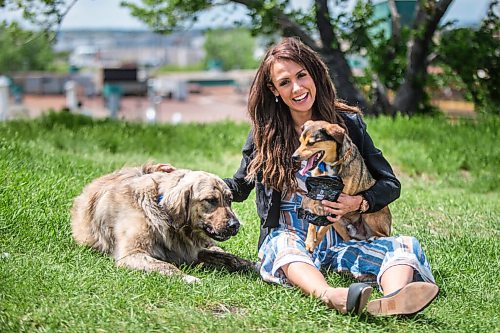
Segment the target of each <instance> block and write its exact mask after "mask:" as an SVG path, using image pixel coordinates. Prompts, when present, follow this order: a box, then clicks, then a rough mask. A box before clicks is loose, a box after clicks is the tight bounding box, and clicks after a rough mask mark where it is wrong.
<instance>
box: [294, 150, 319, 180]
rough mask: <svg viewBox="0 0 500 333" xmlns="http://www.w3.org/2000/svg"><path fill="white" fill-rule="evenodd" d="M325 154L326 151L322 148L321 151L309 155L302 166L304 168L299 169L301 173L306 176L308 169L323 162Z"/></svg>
mask: <svg viewBox="0 0 500 333" xmlns="http://www.w3.org/2000/svg"><path fill="white" fill-rule="evenodd" d="M324 155H325V151H324V150H321V151H319V152H317V153H315V154H314V155H312V156H311V157H309V158H308V159H307V161H306V163H305V165H304V167H302V169H300V170H299V173H300V175H301V176H304V175H305V174H306V173H307V171H309V170H312V169H314V168H316V167H317V166H318V164H319V162H321V160H322V159H323V156H324Z"/></svg>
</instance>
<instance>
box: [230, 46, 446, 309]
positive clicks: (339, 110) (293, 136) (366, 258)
mask: <svg viewBox="0 0 500 333" xmlns="http://www.w3.org/2000/svg"><path fill="white" fill-rule="evenodd" d="M248 111H249V114H250V118H251V121H252V131H251V132H250V134H249V136H248V139H247V141H246V143H245V145H244V147H243V159H242V161H241V166H240V168H239V169H238V170H237V172H236V173H235V175H234V177H233V178H229V179H226V183H227V184H228V185H229V186H230V188H231V190H232V192H233V197H234V201H243V200H245V199H246V198H247V197H248V195H249V194H250V192H251V190H252V189H253V188H255V189H256V198H257V199H256V201H257V210H258V214H259V217H260V219H261V237H260V239H259V244H258V246H259V258H260V259H261V268H260V274H261V276H262V278H263V279H264V280H265V281H268V282H273V283H278V284H283V285H289V284H291V285H293V286H297V287H299V288H300V289H301V290H302V291H303V292H304V293H305V294H307V295H313V296H315V297H317V298H319V299H321V300H322V301H323V302H324V303H326V305H328V306H329V307H331V308H334V309H336V310H338V311H339V312H341V313H347V312H349V313H356V314H359V313H361V312H362V311H363V310H364V308H365V306H366V305H367V302H368V298H369V296H370V293H371V290H372V289H371V287H370V286H369V285H367V284H365V283H354V284H352V285H351V286H350V287H349V288H335V287H331V286H329V285H328V283H327V282H326V280H325V277H324V276H323V274H322V273H321V271H320V269H326V270H329V269H331V270H335V271H337V272H348V273H350V274H351V275H352V276H353V277H354V278H356V279H358V280H360V281H365V282H366V281H372V282H374V281H376V282H377V284H378V286H379V287H380V289H381V290H382V291H383V293H384V295H385V296H384V297H382V298H379V299H375V300H372V301H371V302H369V303H368V306H367V310H368V312H369V313H371V314H373V315H399V314H413V313H417V312H419V311H421V310H423V309H424V308H425V307H426V306H427V305H428V304H430V302H432V300H433V299H434V298H435V297H436V296H437V294H438V291H439V288H438V287H437V286H436V284H435V281H434V277H433V276H432V273H431V270H430V266H429V263H428V262H427V259H426V257H425V255H424V253H423V251H422V248H421V247H420V244H419V242H418V241H417V239H415V238H414V237H407V236H399V237H385V238H379V239H376V240H373V241H348V242H345V241H343V240H342V238H341V237H340V236H339V235H338V234H337V233H336V232H335V230H334V228H330V231H329V234H327V236H326V237H325V238H324V239H323V241H322V242H321V243H320V244H319V245H318V247H317V248H316V250H315V251H314V253H313V254H310V253H309V252H308V251H307V250H306V247H305V243H304V241H305V238H306V233H307V228H308V225H307V222H304V221H303V220H301V219H300V218H298V216H297V213H296V208H297V207H299V206H300V202H301V194H300V193H298V191H297V180H296V170H294V167H293V163H292V153H293V152H294V151H295V149H296V148H297V147H298V144H299V140H298V139H299V135H300V132H301V126H302V125H303V124H304V123H305V122H306V121H308V120H326V121H328V122H331V123H336V124H338V125H340V126H342V127H343V128H344V129H346V130H347V133H349V135H350V137H351V139H352V140H353V142H354V143H355V144H356V146H357V147H358V149H359V151H360V153H361V155H362V156H363V158H364V160H365V163H366V165H367V166H368V168H369V171H370V173H371V174H372V176H373V177H374V178H375V179H376V183H375V185H373V187H372V188H370V189H369V190H368V191H365V192H364V193H363V194H362V195H356V196H349V195H346V194H341V196H340V197H339V199H338V201H337V202H330V201H323V202H322V204H323V205H324V207H325V209H326V210H327V211H329V212H330V213H331V214H332V215H336V217H331V216H329V217H328V219H329V221H330V222H338V221H339V219H340V218H341V217H342V216H343V215H344V214H347V213H349V212H353V211H358V210H360V209H361V210H362V211H363V212H374V211H377V210H379V209H380V208H382V207H384V206H387V205H388V204H389V203H391V202H392V201H394V200H395V199H397V198H398V197H399V194H400V183H399V181H398V180H397V179H396V177H395V175H394V173H393V171H392V168H391V166H390V165H389V163H388V162H387V160H386V159H385V158H384V157H383V155H382V153H381V151H380V150H378V149H377V148H376V147H375V146H374V145H373V142H372V140H371V138H370V136H369V135H368V133H367V132H366V125H365V123H364V122H363V120H362V118H361V114H360V111H359V110H358V109H357V108H355V107H351V106H348V105H345V104H343V103H341V102H340V101H339V100H337V98H336V94H335V88H334V86H333V83H332V81H331V79H330V76H329V73H328V69H327V67H326V65H325V64H324V62H323V61H322V60H321V58H320V57H319V55H318V54H316V53H315V52H314V51H313V50H311V49H310V48H309V47H307V46H306V45H304V44H303V43H302V42H300V41H299V40H297V39H295V38H285V39H283V40H282V41H281V42H280V43H278V44H277V45H275V46H273V47H271V48H270V49H269V50H268V51H267V53H266V55H265V57H264V59H263V61H262V63H261V64H260V67H259V69H258V71H257V74H256V76H255V79H254V81H253V84H252V87H251V90H250V96H249V105H248Z"/></svg>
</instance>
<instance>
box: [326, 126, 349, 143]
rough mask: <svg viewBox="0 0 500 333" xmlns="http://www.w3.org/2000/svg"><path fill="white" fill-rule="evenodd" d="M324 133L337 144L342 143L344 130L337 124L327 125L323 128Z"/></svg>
mask: <svg viewBox="0 0 500 333" xmlns="http://www.w3.org/2000/svg"><path fill="white" fill-rule="evenodd" d="M325 132H326V134H328V135H329V136H331V137H332V138H333V139H334V140H335V141H337V142H338V143H342V142H344V136H345V130H344V129H343V128H342V127H340V126H339V125H337V124H329V125H328V126H326V127H325Z"/></svg>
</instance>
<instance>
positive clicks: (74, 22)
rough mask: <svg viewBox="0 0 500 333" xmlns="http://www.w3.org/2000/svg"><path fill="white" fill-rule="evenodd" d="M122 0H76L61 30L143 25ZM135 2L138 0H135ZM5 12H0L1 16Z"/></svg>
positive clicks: (210, 16) (480, 12) (206, 22)
mask: <svg viewBox="0 0 500 333" xmlns="http://www.w3.org/2000/svg"><path fill="white" fill-rule="evenodd" d="M120 1H121V0H78V1H77V3H76V4H75V5H74V7H73V8H72V9H71V11H70V12H69V13H68V14H67V16H66V17H65V19H64V21H63V23H62V29H79V28H89V29H101V28H112V29H141V28H145V26H144V25H143V24H142V23H141V22H140V21H139V20H137V19H136V18H134V17H132V16H131V15H130V14H129V12H128V10H127V9H125V8H122V7H120ZM135 1H137V0H135ZM292 3H294V4H295V6H297V7H300V6H303V5H307V3H309V1H308V0H303V1H301V0H295V1H294V0H292ZM489 3H490V0H454V1H453V3H452V5H451V6H450V8H449V9H448V12H447V13H446V16H445V18H444V19H445V20H447V21H448V20H452V19H456V20H459V21H460V22H463V23H469V22H477V21H479V20H480V19H481V18H482V17H484V14H485V13H486V10H487V8H488V4H489ZM236 15H237V16H238V17H241V18H242V17H244V11H243V10H239V11H237V13H236ZM2 17H5V14H0V18H2ZM226 22H227V15H223V13H222V15H221V10H220V9H219V10H216V11H211V12H208V13H206V14H204V15H202V16H201V17H200V23H199V24H198V27H201V28H204V27H207V26H214V25H215V26H217V25H223V24H224V23H226Z"/></svg>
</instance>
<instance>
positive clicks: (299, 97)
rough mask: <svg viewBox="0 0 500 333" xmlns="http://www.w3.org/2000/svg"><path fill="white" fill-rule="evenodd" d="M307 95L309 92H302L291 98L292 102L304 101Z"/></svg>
mask: <svg viewBox="0 0 500 333" xmlns="http://www.w3.org/2000/svg"><path fill="white" fill-rule="evenodd" d="M308 96H309V93H307V92H306V93H303V94H302V95H300V96H297V97H294V98H292V100H293V101H294V102H297V103H301V102H303V101H305V100H306V99H307V97H308Z"/></svg>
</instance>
